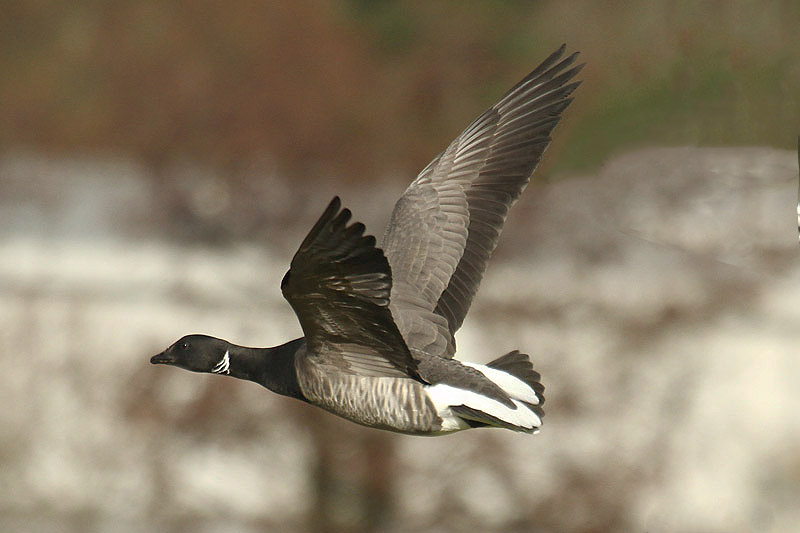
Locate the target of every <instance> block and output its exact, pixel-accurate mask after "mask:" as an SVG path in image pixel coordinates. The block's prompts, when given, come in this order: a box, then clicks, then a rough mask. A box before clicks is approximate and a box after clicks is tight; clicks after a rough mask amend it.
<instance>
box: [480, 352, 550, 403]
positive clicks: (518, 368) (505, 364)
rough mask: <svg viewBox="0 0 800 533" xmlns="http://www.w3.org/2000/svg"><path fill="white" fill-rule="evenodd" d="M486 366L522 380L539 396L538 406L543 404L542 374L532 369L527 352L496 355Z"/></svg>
mask: <svg viewBox="0 0 800 533" xmlns="http://www.w3.org/2000/svg"><path fill="white" fill-rule="evenodd" d="M486 366H488V367H490V368H495V369H497V370H502V371H503V372H507V373H509V374H511V375H512V376H514V377H515V378H518V379H520V380H522V381H523V382H525V384H526V385H528V386H529V387H530V388H532V389H533V390H534V391H536V396H537V397H538V398H539V403H538V407H541V406H542V404H544V385H542V382H541V381H540V380H541V379H542V376H541V375H540V374H539V373H538V372H537V371H535V370H534V369H533V364H532V363H531V360H530V357H529V356H528V354H524V353H520V351H519V350H514V351H511V352H508V353H507V354H505V355H503V356H501V357H498V358H497V359H495V360H494V361H492V362H490V363H488V364H487V365H486ZM542 414H543V413H542ZM540 416H541V415H540Z"/></svg>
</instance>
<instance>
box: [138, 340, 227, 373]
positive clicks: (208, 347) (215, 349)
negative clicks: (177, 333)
mask: <svg viewBox="0 0 800 533" xmlns="http://www.w3.org/2000/svg"><path fill="white" fill-rule="evenodd" d="M230 347H231V344H230V343H229V342H228V341H224V340H222V339H217V338H216V337H209V336H208V335H187V336H185V337H183V338H182V339H180V340H179V341H178V342H176V343H175V344H173V345H172V346H170V347H169V348H167V349H166V350H164V351H163V352H161V353H160V354H158V355H154V356H153V357H151V358H150V362H151V363H153V364H154V365H173V366H177V367H180V368H184V369H186V370H191V371H192V372H213V373H215V374H229V373H230V352H229V350H230Z"/></svg>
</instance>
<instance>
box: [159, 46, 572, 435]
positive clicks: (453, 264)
mask: <svg viewBox="0 0 800 533" xmlns="http://www.w3.org/2000/svg"><path fill="white" fill-rule="evenodd" d="M564 50H565V46H564V45H562V46H561V47H560V48H559V49H558V50H557V51H556V52H554V53H553V54H552V55H550V57H548V58H547V59H546V60H545V61H544V62H543V63H542V64H541V65H539V66H538V67H537V68H536V69H535V70H534V71H533V72H531V73H530V74H528V76H526V77H525V78H524V79H523V80H522V81H520V82H519V83H518V84H517V85H516V86H514V87H513V88H512V89H511V90H510V91H509V92H508V93H507V94H506V95H505V96H503V98H501V99H500V101H499V102H498V103H497V104H495V105H494V106H492V107H491V108H490V109H489V110H488V111H486V112H485V113H483V114H482V115H481V116H479V117H478V118H477V119H476V120H475V121H474V122H473V123H472V124H471V125H470V126H469V127H467V129H466V130H464V132H463V133H462V134H461V135H459V136H458V137H457V138H456V139H455V140H454V141H453V142H452V143H451V144H450V146H448V147H447V149H446V150H445V151H444V152H442V153H441V154H439V155H438V156H436V158H434V160H433V161H431V163H430V164H429V165H428V166H427V167H425V169H424V170H423V171H422V172H421V173H420V174H419V176H418V177H417V178H416V179H415V180H414V182H413V183H411V185H410V186H409V187H408V189H406V191H405V193H403V196H401V197H400V199H399V200H398V202H397V204H395V206H394V211H393V212H392V215H391V219H390V221H389V224H388V226H387V228H386V232H385V233H384V236H383V242H382V243H381V246H380V247H378V246H376V241H375V238H374V237H372V236H370V235H364V225H363V224H361V223H359V222H354V223H349V221H350V210H349V209H342V208H341V202H340V201H339V198H338V197H337V198H334V199H333V201H331V202H330V204H329V205H328V207H327V209H325V212H324V213H323V214H322V216H321V217H320V219H319V220H318V221H317V223H316V224H315V225H314V227H313V228H312V229H311V232H310V233H309V234H308V236H307V237H306V238H305V240H304V241H303V243H302V244H301V245H300V249H299V250H298V251H297V253H296V254H295V255H294V258H293V259H292V262H291V266H290V269H289V272H287V273H286V276H285V277H284V278H283V281H282V282H281V291H282V292H283V295H284V297H285V298H286V299H287V300H288V301H289V304H290V305H291V306H292V308H293V309H294V312H295V314H296V315H297V318H298V319H299V321H300V325H301V326H302V328H303V333H304V335H305V336H304V337H302V338H299V339H295V340H293V341H289V342H287V343H286V344H283V345H281V346H276V347H273V348H246V347H243V346H237V345H235V344H231V343H229V342H227V341H224V340H221V339H217V338H214V337H209V336H206V335H188V336H186V337H183V338H182V339H180V340H178V341H177V342H176V343H175V344H173V345H172V346H170V347H169V348H167V349H166V350H165V351H164V352H162V353H160V354H158V355H156V356H154V357H153V358H152V359H151V360H150V362H151V363H154V364H159V363H160V364H169V365H174V366H178V367H181V368H184V369H186V370H192V371H195V372H211V373H215V374H227V375H230V376H233V377H236V378H240V379H247V380H250V381H255V382H256V383H259V384H261V385H263V386H264V387H266V388H268V389H270V390H272V391H274V392H276V393H278V394H283V395H286V396H291V397H294V398H297V399H300V400H303V401H306V402H308V403H310V404H313V405H317V406H319V407H322V408H323V409H326V410H328V411H330V412H331V413H334V414H336V415H339V416H341V417H343V418H346V419H348V420H352V421H353V422H357V423H359V424H363V425H365V426H370V427H374V428H380V429H385V430H390V431H395V432H400V433H409V434H415V435H441V434H446V433H450V432H453V431H459V430H462V429H468V428H475V427H500V428H507V429H512V430H516V431H524V432H528V433H535V432H537V431H538V429H539V427H540V426H541V424H542V416H543V411H542V404H543V403H544V395H543V392H544V387H543V386H542V384H541V383H540V382H539V374H538V373H537V372H536V371H534V370H533V367H532V365H531V362H530V360H529V358H528V356H527V355H525V354H523V353H520V352H519V351H517V350H514V351H512V352H509V353H507V354H505V355H503V356H502V357H499V358H497V359H495V360H494V361H492V362H491V363H488V364H487V365H481V364H476V363H467V362H461V361H458V360H456V359H454V358H453V355H454V353H455V350H456V346H455V340H454V334H455V332H456V330H458V328H459V327H460V326H461V323H462V322H463V321H464V316H465V315H466V314H467V310H468V309H469V306H470V304H471V302H472V299H473V297H474V296H475V293H476V292H477V290H478V285H479V284H480V281H481V278H482V277H483V273H484V271H485V270H486V265H487V263H488V261H489V257H490V256H491V254H492V252H493V250H494V248H495V246H496V245H497V240H498V237H499V235H500V231H501V230H502V227H503V223H504V222H505V219H506V215H507V214H508V210H509V208H510V207H511V205H513V204H514V202H515V201H516V200H517V198H519V195H520V194H521V192H522V190H523V189H524V188H525V186H526V185H527V184H528V182H529V180H530V176H531V174H532V173H533V171H534V169H535V168H536V166H537V164H538V163H539V161H540V160H541V158H542V154H543V153H544V151H545V149H546V148H547V146H548V145H549V144H550V140H551V139H550V133H551V131H552V130H553V128H554V127H555V126H556V124H557V123H558V121H559V120H560V116H561V113H562V112H563V111H564V109H566V107H567V106H568V105H569V103H570V102H571V101H572V97H571V94H572V92H573V91H574V90H575V88H576V87H577V86H578V85H579V83H580V82H578V81H572V79H573V77H574V76H575V75H576V73H577V72H578V71H579V70H580V69H581V68H582V67H583V65H573V63H574V61H575V58H576V56H577V53H574V54H572V55H570V56H568V57H566V58H564V57H563V55H564Z"/></svg>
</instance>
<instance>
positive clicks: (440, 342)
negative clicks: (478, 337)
mask: <svg viewBox="0 0 800 533" xmlns="http://www.w3.org/2000/svg"><path fill="white" fill-rule="evenodd" d="M564 51H565V46H561V48H559V49H558V50H557V51H556V52H554V53H553V54H552V55H551V56H550V57H548V58H547V59H546V60H545V61H544V62H543V63H542V64H541V65H539V66H538V67H537V68H536V69H535V70H534V71H533V72H531V73H530V74H528V76H526V77H525V78H524V79H523V80H522V81H520V82H519V83H518V84H517V85H516V86H514V87H513V88H512V89H511V90H510V91H509V92H508V93H506V95H505V96H504V97H503V98H502V99H501V100H500V101H499V102H498V103H497V104H495V105H494V106H492V107H491V108H490V109H489V110H487V111H486V112H485V113H483V114H482V115H481V116H479V117H478V118H477V119H476V120H475V121H474V122H473V123H472V124H471V125H470V126H469V127H467V129H466V130H464V132H463V133H462V134H461V135H459V136H458V138H456V140H454V141H453V142H452V143H451V144H450V146H449V147H448V148H447V149H446V150H445V151H444V152H442V153H441V154H440V155H439V156H437V157H436V158H435V159H434V160H433V161H432V162H431V163H430V164H429V165H428V166H427V167H426V168H425V169H424V170H423V171H422V172H421V173H420V175H419V176H418V177H417V179H416V180H414V182H413V183H411V185H410V186H409V187H408V189H406V191H405V193H404V194H403V196H402V197H401V198H400V200H399V201H398V202H397V205H396V206H395V209H394V211H393V213H392V217H391V219H390V221H389V225H388V227H387V229H386V233H385V235H384V239H383V245H382V246H383V249H384V253H385V254H386V257H387V259H388V260H389V264H390V265H391V268H392V272H393V287H392V295H391V296H392V298H391V304H390V307H391V311H392V315H393V316H394V318H395V322H396V323H397V325H398V327H399V329H400V332H401V333H402V334H403V337H404V338H405V340H406V343H407V345H408V347H409V349H410V350H411V352H412V353H415V352H417V351H422V352H424V353H427V354H435V355H443V356H452V354H453V352H454V351H455V343H454V340H453V335H454V334H455V332H456V330H458V328H459V327H460V326H461V324H462V322H463V321H464V317H465V315H466V313H467V310H468V309H469V306H470V304H471V303H472V299H473V297H474V296H475V293H476V292H477V290H478V286H479V285H480V282H481V279H482V277H483V273H484V271H485V270H486V265H487V263H488V261H489V257H490V256H491V254H492V252H493V251H494V249H495V247H496V246H497V240H498V237H499V235H500V231H501V230H502V228H503V224H504V222H505V219H506V216H507V214H508V210H509V208H510V207H511V206H512V205H513V203H514V202H515V201H516V200H517V198H519V195H520V194H521V192H522V190H523V189H524V188H525V186H526V185H527V184H528V182H529V180H530V176H531V174H532V173H533V171H534V169H535V168H536V165H537V164H538V163H539V161H540V160H541V158H542V154H543V153H544V151H545V149H546V148H547V146H548V145H549V144H550V141H551V138H550V133H551V132H552V130H553V128H554V127H555V126H556V124H557V123H558V121H559V120H560V116H561V113H562V112H563V111H564V109H565V108H566V107H567V106H568V105H569V103H570V102H571V101H572V98H571V97H570V95H571V94H572V92H573V91H574V90H575V88H576V87H577V86H578V85H579V82H571V80H572V78H573V77H574V76H575V75H576V74H577V72H578V71H579V70H580V69H581V68H582V67H583V65H578V66H572V65H573V63H574V61H575V58H576V56H577V53H575V54H572V55H570V56H568V57H566V58H562V57H563V55H564Z"/></svg>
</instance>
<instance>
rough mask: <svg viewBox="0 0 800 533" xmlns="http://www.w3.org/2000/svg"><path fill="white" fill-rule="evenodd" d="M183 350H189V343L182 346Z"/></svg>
mask: <svg viewBox="0 0 800 533" xmlns="http://www.w3.org/2000/svg"><path fill="white" fill-rule="evenodd" d="M181 348H183V349H184V350H188V349H189V343H188V342H184V343H183V344H181Z"/></svg>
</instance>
